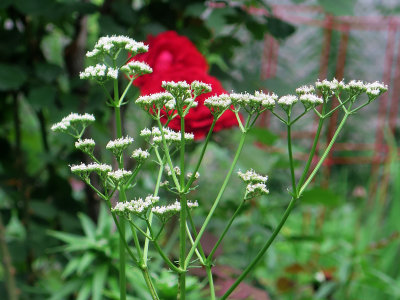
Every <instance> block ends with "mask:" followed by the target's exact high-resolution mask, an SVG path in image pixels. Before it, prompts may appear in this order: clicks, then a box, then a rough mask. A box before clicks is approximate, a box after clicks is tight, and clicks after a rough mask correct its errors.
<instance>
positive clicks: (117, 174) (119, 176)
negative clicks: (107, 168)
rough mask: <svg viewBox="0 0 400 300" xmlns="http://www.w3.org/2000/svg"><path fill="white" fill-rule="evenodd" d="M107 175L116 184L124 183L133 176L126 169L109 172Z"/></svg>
mask: <svg viewBox="0 0 400 300" xmlns="http://www.w3.org/2000/svg"><path fill="white" fill-rule="evenodd" d="M107 175H108V176H109V177H110V178H111V179H112V180H113V181H114V183H115V184H118V183H124V182H125V181H126V180H127V179H128V177H129V176H131V175H132V172H131V171H126V170H124V169H120V170H116V171H111V172H108V173H107Z"/></svg>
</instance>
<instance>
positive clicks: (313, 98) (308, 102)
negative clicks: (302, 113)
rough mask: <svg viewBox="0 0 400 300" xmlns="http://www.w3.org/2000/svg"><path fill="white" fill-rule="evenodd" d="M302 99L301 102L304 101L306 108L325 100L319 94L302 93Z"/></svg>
mask: <svg viewBox="0 0 400 300" xmlns="http://www.w3.org/2000/svg"><path fill="white" fill-rule="evenodd" d="M300 101H301V103H303V105H304V107H305V108H306V109H307V108H313V107H315V106H317V105H320V104H322V103H324V100H322V98H321V97H318V96H317V95H314V94H302V95H301V96H300Z"/></svg>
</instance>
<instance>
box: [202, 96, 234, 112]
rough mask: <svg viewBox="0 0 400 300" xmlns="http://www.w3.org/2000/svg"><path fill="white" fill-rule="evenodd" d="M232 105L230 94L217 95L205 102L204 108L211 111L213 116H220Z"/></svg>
mask: <svg viewBox="0 0 400 300" xmlns="http://www.w3.org/2000/svg"><path fill="white" fill-rule="evenodd" d="M231 105H232V101H231V98H230V97H229V95H228V94H221V95H215V96H211V97H209V98H207V99H206V100H204V106H206V107H208V109H210V111H211V113H212V114H219V113H222V112H224V111H225V110H227V109H228V108H229V107H230V106H231Z"/></svg>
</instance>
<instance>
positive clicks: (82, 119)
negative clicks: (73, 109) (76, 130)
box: [51, 113, 95, 131]
mask: <svg viewBox="0 0 400 300" xmlns="http://www.w3.org/2000/svg"><path fill="white" fill-rule="evenodd" d="M94 121H95V118H94V116H93V115H91V114H83V115H80V114H77V113H70V114H69V115H68V116H66V117H64V118H63V119H62V120H61V121H60V122H58V123H56V124H54V125H53V126H51V130H52V131H67V130H68V129H69V128H70V127H71V126H74V125H75V124H78V123H79V124H81V125H82V126H84V127H86V126H87V125H88V124H90V123H93V122H94Z"/></svg>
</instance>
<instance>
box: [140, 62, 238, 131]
mask: <svg viewBox="0 0 400 300" xmlns="http://www.w3.org/2000/svg"><path fill="white" fill-rule="evenodd" d="M163 80H165V81H175V82H176V81H182V80H185V81H186V82H187V83H189V84H190V83H192V82H193V81H195V80H199V81H202V82H204V83H208V84H210V85H211V88H212V91H211V92H210V93H206V94H202V95H200V96H198V97H197V98H196V101H197V102H198V105H197V107H194V108H191V109H190V111H189V113H188V114H187V116H186V117H185V131H186V132H193V133H194V138H195V139H201V138H204V137H205V136H206V135H207V133H208V131H209V130H210V127H211V124H212V122H213V116H212V115H211V112H210V110H209V109H208V108H207V107H205V106H204V100H205V99H207V98H208V97H210V96H213V95H220V94H224V93H225V94H226V93H227V92H226V91H225V90H224V88H223V87H222V85H221V83H220V82H219V81H218V80H217V79H216V78H215V77H212V76H210V75H208V74H207V73H205V72H202V71H200V70H197V69H185V70H182V69H181V70H175V71H171V72H166V73H162V74H160V75H159V76H157V77H156V76H153V78H152V80H151V81H150V82H147V84H145V85H143V86H141V87H140V91H141V94H142V95H149V94H153V93H158V92H163V91H165V90H164V89H163V88H162V87H161V83H162V81H163ZM161 121H163V123H164V122H165V121H166V120H165V119H161ZM237 125H238V123H237V119H236V116H235V114H234V113H233V112H232V111H230V110H228V111H226V112H225V113H224V114H223V115H222V116H221V117H220V118H219V119H218V121H217V123H216V124H215V127H214V132H216V131H219V130H221V129H225V128H230V127H233V126H237ZM168 126H169V127H170V128H172V129H174V130H180V129H181V121H180V117H179V116H178V117H176V118H174V119H173V120H172V121H171V122H170V123H169V124H168Z"/></svg>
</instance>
